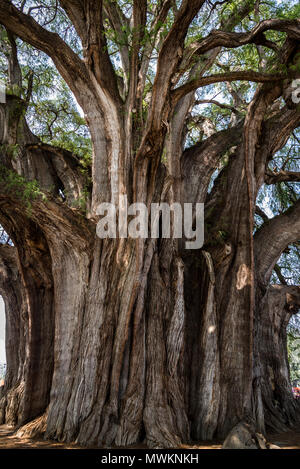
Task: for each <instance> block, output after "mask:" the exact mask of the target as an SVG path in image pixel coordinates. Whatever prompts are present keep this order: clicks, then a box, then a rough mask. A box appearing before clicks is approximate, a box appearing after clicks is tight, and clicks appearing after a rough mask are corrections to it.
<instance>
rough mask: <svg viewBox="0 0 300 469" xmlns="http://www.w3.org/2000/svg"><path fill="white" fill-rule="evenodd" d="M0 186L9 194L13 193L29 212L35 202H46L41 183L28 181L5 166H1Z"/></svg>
mask: <svg viewBox="0 0 300 469" xmlns="http://www.w3.org/2000/svg"><path fill="white" fill-rule="evenodd" d="M0 184H1V185H2V186H3V187H4V188H5V190H6V191H7V192H8V193H12V194H13V195H14V197H17V198H19V199H20V201H21V202H23V203H24V204H25V206H26V208H27V209H28V210H30V208H31V205H32V202H33V201H34V200H36V199H42V200H46V195H45V194H44V193H43V192H42V191H41V189H40V187H39V183H38V182H37V181H36V180H33V181H27V180H26V179H25V178H23V177H22V176H20V175H19V174H17V173H15V172H14V171H11V170H8V169H7V168H6V167H4V166H3V165H0Z"/></svg>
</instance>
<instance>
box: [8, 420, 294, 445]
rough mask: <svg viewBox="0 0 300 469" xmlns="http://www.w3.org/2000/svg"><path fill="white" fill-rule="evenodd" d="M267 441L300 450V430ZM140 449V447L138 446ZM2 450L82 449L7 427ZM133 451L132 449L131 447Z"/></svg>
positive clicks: (206, 443)
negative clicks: (22, 434)
mask: <svg viewBox="0 0 300 469" xmlns="http://www.w3.org/2000/svg"><path fill="white" fill-rule="evenodd" d="M267 440H268V441H269V442H271V443H273V444H275V445H277V446H280V448H282V449H300V429H299V430H298V431H290V432H287V433H280V434H273V435H268V438H267ZM221 446H222V445H221V444H220V443H218V442H200V443H198V444H196V445H192V446H187V445H186V446H183V448H186V449H192V448H197V449H221ZM140 448H141V446H140ZM2 449H83V448H81V447H80V446H78V445H75V444H64V443H58V442H55V441H47V440H42V439H41V440H36V439H26V438H17V437H16V436H15V435H14V430H13V429H12V428H10V427H8V426H7V425H1V426H0V450H2ZM133 449H134V447H133Z"/></svg>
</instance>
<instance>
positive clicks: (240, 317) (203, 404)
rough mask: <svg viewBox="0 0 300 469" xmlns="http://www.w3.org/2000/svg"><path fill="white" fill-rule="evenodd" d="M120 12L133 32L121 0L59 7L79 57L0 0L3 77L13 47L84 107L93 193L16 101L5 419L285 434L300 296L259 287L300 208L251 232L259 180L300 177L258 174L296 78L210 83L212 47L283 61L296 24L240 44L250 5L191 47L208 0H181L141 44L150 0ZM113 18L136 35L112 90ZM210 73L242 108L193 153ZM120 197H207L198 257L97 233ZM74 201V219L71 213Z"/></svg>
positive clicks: (2, 256)
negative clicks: (276, 35) (192, 127)
mask: <svg viewBox="0 0 300 469" xmlns="http://www.w3.org/2000/svg"><path fill="white" fill-rule="evenodd" d="M102 3H103V5H102ZM132 3H133V5H132V18H131V20H130V21H129V20H128V18H127V17H126V16H125V15H124V14H123V12H122V9H121V8H119V6H118V2H101V1H100V2H96V1H93V0H90V1H85V2H81V1H76V2H69V1H60V2H59V4H60V8H62V9H63V10H64V16H65V17H67V18H68V21H70V22H71V23H72V24H73V26H74V29H75V31H76V34H77V35H78V39H79V38H80V40H81V44H82V57H81V56H80V55H77V54H75V52H74V51H73V50H72V49H71V48H70V47H69V46H68V45H67V43H66V42H64V41H63V40H62V38H61V37H60V36H59V35H58V34H55V33H53V32H50V30H48V29H46V28H43V27H42V26H41V25H40V24H39V23H38V22H36V21H35V20H34V19H33V18H32V17H31V16H30V15H29V14H25V13H24V11H21V10H20V9H18V8H16V7H15V6H14V5H13V4H11V2H8V1H5V0H1V1H0V23H2V24H3V25H4V26H5V27H6V28H7V30H8V32H9V33H8V34H9V38H10V45H11V46H10V54H8V55H9V57H10V62H9V63H10V81H11V84H12V85H16V84H18V86H20V84H21V73H20V66H19V64H18V59H17V55H16V52H15V50H16V43H15V40H14V36H18V37H20V38H21V39H22V40H23V41H25V42H28V43H29V44H31V45H32V46H33V47H35V48H37V49H39V50H42V51H43V52H45V53H46V54H48V56H50V57H51V58H52V60H53V62H54V64H55V66H56V67H57V69H58V71H59V73H60V74H61V75H62V77H63V78H64V80H65V81H66V83H67V85H68V86H69V87H70V89H71V91H72V92H73V94H74V95H75V97H76V99H77V101H78V103H79V104H80V106H81V107H82V109H83V111H84V114H85V118H86V121H87V124H88V126H89V130H90V134H91V140H92V147H93V155H92V164H91V167H90V168H89V171H90V173H89V175H88V176H91V179H92V183H90V184H89V185H88V184H87V178H86V174H84V171H83V169H84V168H83V165H82V162H81V161H80V159H79V158H78V157H76V155H74V154H73V153H71V152H69V151H67V150H64V149H61V148H57V147H54V146H52V145H48V144H46V143H44V142H43V141H41V140H40V139H39V138H38V137H36V136H35V135H33V134H32V132H31V131H30V129H29V126H28V125H27V122H26V109H27V106H28V102H27V101H28V99H27V100H26V99H24V98H21V97H20V96H18V93H14V92H12V93H10V94H9V95H7V99H6V103H5V104H4V103H2V104H0V137H1V138H0V141H1V142H0V143H1V147H0V222H1V225H2V226H3V228H4V229H5V231H6V232H7V233H8V234H9V236H10V239H11V240H12V243H13V246H10V245H4V246H1V247H0V293H1V294H2V295H3V297H4V300H5V306H6V316H7V334H6V337H7V362H8V374H7V378H6V381H5V386H4V388H3V389H1V390H0V393H1V394H0V399H1V400H0V423H4V422H5V423H9V424H12V425H16V426H18V427H20V426H23V425H25V424H27V425H26V427H24V429H20V430H19V431H20V432H21V433H20V434H24V433H22V432H27V433H26V434H31V433H30V432H36V431H39V432H41V431H44V432H45V435H46V437H47V438H53V439H57V440H59V441H77V442H78V443H80V444H82V445H98V446H111V445H122V446H124V445H130V444H134V443H138V442H141V441H145V442H146V443H147V444H148V445H149V446H150V447H159V448H161V447H163V448H169V447H176V446H179V445H180V444H181V443H183V442H188V441H191V440H200V439H205V440H209V439H212V438H213V437H215V436H219V437H222V438H225V436H226V435H227V434H228V433H229V432H230V430H231V429H232V428H233V427H235V426H236V425H237V424H238V423H239V422H241V421H242V422H248V423H247V424H248V425H250V423H251V425H252V426H254V429H256V430H259V431H260V432H265V430H266V429H273V430H278V429H280V430H282V429H284V428H287V427H289V426H291V425H294V424H296V423H297V422H298V420H299V408H298V407H299V406H298V407H297V404H296V402H295V401H294V400H293V398H292V395H291V391H290V383H289V371H288V363H287V356H286V326H287V324H288V321H289V319H290V317H291V314H294V313H296V312H297V310H298V309H297V308H298V307H299V297H300V294H299V287H297V286H276V285H274V286H272V285H270V278H271V273H272V270H273V268H274V266H275V264H276V262H277V260H278V258H279V257H280V255H281V253H282V252H283V251H284V249H286V247H287V246H288V245H289V244H291V243H295V242H297V241H298V240H299V235H300V221H299V220H300V216H299V214H300V203H299V201H298V202H296V201H295V203H293V204H292V205H291V207H290V208H289V209H288V210H287V211H286V212H284V213H282V214H280V215H278V216H277V217H274V218H273V219H271V220H267V221H266V222H265V223H264V224H263V225H262V227H261V228H260V229H259V230H257V231H256V232H255V235H254V234H253V233H254V215H255V205H256V198H257V194H258V192H259V189H260V188H261V186H262V185H263V184H264V183H265V182H266V183H267V184H272V183H276V180H278V177H279V178H280V181H282V178H283V177H284V178H285V180H287V178H289V180H290V181H293V182H295V181H297V180H299V179H297V178H299V173H298V172H295V173H293V174H291V173H285V174H284V176H283V175H282V174H280V175H278V174H270V171H269V170H268V168H267V165H268V162H269V161H270V160H271V159H272V158H273V156H274V154H275V153H276V152H277V151H278V150H280V149H281V148H282V147H283V146H284V145H285V143H286V141H287V139H288V137H289V135H290V134H291V133H292V132H293V131H294V129H296V128H297V127H298V126H299V124H300V113H299V109H298V108H297V106H296V105H295V104H294V103H293V102H291V101H290V100H288V99H286V102H284V100H283V98H284V97H285V96H286V93H287V90H288V89H289V87H290V86H291V81H292V78H293V77H294V75H293V76H290V75H289V73H288V72H287V73H283V72H282V73H277V72H276V71H274V70H273V71H272V73H264V72H255V71H252V70H250V71H244V72H237V71H235V72H226V73H224V74H223V73H221V74H210V75H207V73H206V72H207V71H208V70H209V69H210V67H211V66H212V65H213V64H214V63H215V61H216V59H217V56H218V54H219V52H220V50H221V48H222V47H228V48H236V47H239V46H242V45H245V44H255V45H257V46H259V47H260V46H265V47H270V48H271V49H274V50H275V51H276V53H278V57H280V60H281V64H282V65H283V66H285V67H286V68H287V69H288V67H289V66H290V64H292V63H293V61H294V59H295V57H296V52H297V44H298V42H297V41H298V40H299V38H300V28H299V21H298V20H291V21H287V20H269V21H262V22H261V23H259V24H258V25H257V26H256V27H255V28H254V29H253V30H252V31H250V32H249V33H236V32H233V29H234V27H235V26H236V25H237V24H238V23H239V21H240V19H243V18H245V17H246V16H247V15H248V14H249V12H251V9H252V8H253V2H242V3H243V4H242V5H240V7H239V11H238V12H237V15H236V16H235V15H233V16H229V18H226V19H224V20H223V21H222V28H221V29H222V30H221V29H220V30H219V31H217V30H213V31H212V32H211V33H210V34H209V35H208V36H207V37H204V38H203V39H199V41H198V40H197V41H196V42H193V43H192V44H191V45H190V46H189V45H186V37H187V32H188V29H189V26H190V25H191V24H192V22H193V21H194V20H195V18H196V16H197V13H198V12H199V11H200V9H201V8H202V6H203V4H204V3H205V2H203V1H201V0H193V1H188V2H187V1H185V0H183V1H182V2H181V6H180V7H179V8H178V9H177V8H175V7H174V4H176V3H178V2H168V1H166V2H157V3H158V5H157V9H156V10H155V12H156V13H155V15H154V18H155V19H154V20H153V25H152V26H153V31H154V32H153V38H152V39H151V42H149V43H147V41H146V40H145V37H144V27H145V25H146V22H147V2H143V1H134V2H132ZM217 3H218V2H217ZM171 9H172V10H171ZM170 11H171V13H170ZM148 13H149V12H148ZM168 14H170V15H171V16H169V17H168V18H169V19H170V18H171V19H172V22H171V26H170V29H169V30H168V33H167V35H165V34H161V33H162V31H161V29H160V28H161V25H162V24H163V22H164V21H165V20H166V18H167V16H168ZM107 21H109V22H110V23H111V24H112V27H113V28H114V29H117V30H118V31H119V33H120V34H121V33H122V31H123V32H124V31H126V28H129V29H130V31H131V33H130V34H131V36H130V37H131V40H130V41H128V40H127V39H126V38H125V39H124V40H123V41H122V44H121V45H120V44H119V46H120V58H121V62H122V67H123V69H124V74H123V77H122V79H121V77H120V76H119V75H117V74H116V72H115V70H114V65H113V62H112V61H111V59H110V56H109V53H108V50H109V44H108V42H107V40H106V34H105V24H106V22H107ZM270 29H274V30H276V31H281V32H284V33H285V34H286V41H285V42H284V44H283V45H282V46H281V48H279V46H278V45H277V44H274V43H273V42H272V41H268V40H267V39H266V36H265V35H264V32H266V31H268V30H270ZM74 34H75V33H74ZM126 41H127V42H126ZM153 41H154V42H153ZM78 42H80V41H78ZM145 43H147V45H145ZM153 44H154V45H153ZM279 49H280V50H279ZM153 51H155V54H156V53H158V59H157V62H156V66H155V78H154V81H153V83H152V88H151V93H150V92H148V91H147V89H146V79H147V71H148V69H149V63H150V62H151V60H150V58H151V55H152V53H154V52H153ZM203 54H205V60H204V59H203ZM273 72H274V73H273ZM275 72H276V73H275ZM187 76H188V79H187V80H186V81H185V79H186V78H187ZM233 80H250V81H253V82H258V83H259V84H258V85H257V88H256V91H255V93H254V96H253V97H252V99H251V102H250V103H245V102H244V101H242V99H241V98H240V97H239V96H238V94H237V93H236V92H234V91H232V88H231V85H230V82H231V81H233ZM221 81H223V82H227V83H228V88H229V90H231V92H232V95H233V98H234V106H233V112H232V116H231V122H230V125H228V128H225V129H223V130H222V131H219V132H217V131H216V129H211V128H210V127H209V125H208V124H209V123H208V122H207V120H205V119H202V121H201V126H202V127H201V128H202V134H203V135H202V139H201V140H200V141H199V142H198V143H196V144H194V145H192V146H189V147H188V145H187V141H186V140H187V139H186V136H187V125H188V122H189V119H191V113H190V111H191V109H192V108H193V106H194V105H195V99H196V98H195V95H194V92H195V90H196V89H197V88H199V87H203V86H206V85H208V84H212V83H217V82H221ZM274 102H275V103H276V105H277V108H274V107H273V105H274ZM239 106H240V109H238V110H237V109H236V107H237V108H238V107H239ZM278 106H279V107H278ZM227 107H228V106H227ZM12 147H14V150H15V154H14V155H13V157H12V155H11V151H10V150H11V148H12ZM224 159H225V160H226V164H224ZM216 170H218V171H217V172H218V174H217V177H216V178H215V180H214V183H213V184H212V180H213V179H212V178H213V175H215V174H216ZM33 181H36V183H37V184H38V190H37V189H36V187H37V186H36V185H35V186H34V188H35V190H34V191H33V189H32V187H33V186H32V183H33ZM30 183H31V185H30ZM87 186H88V189H87ZM125 195H126V196H127V198H128V203H129V204H130V203H132V202H142V203H144V204H146V205H147V207H150V205H151V203H168V204H174V203H178V204H180V205H181V206H182V207H183V205H184V203H187V202H190V203H193V204H195V203H205V243H204V246H203V248H202V249H199V250H187V249H185V242H184V241H185V240H184V239H182V240H179V239H167V238H164V237H162V236H160V237H159V238H151V237H149V238H146V239H144V238H137V239H132V238H126V237H123V238H122V237H116V238H106V239H100V238H98V237H97V235H96V226H97V222H98V221H99V216H98V214H97V207H98V205H99V204H100V203H101V202H111V203H114V204H115V205H116V207H117V208H118V204H119V196H125ZM83 196H84V197H86V199H87V200H86V210H85V211H83V210H80V209H79V208H78V205H77V206H76V202H78V200H80V199H81V198H82V197H83ZM76 207H77V208H76ZM171 218H172V217H171ZM266 246H268V249H266ZM251 428H252V427H251Z"/></svg>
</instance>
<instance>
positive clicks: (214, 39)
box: [184, 19, 300, 62]
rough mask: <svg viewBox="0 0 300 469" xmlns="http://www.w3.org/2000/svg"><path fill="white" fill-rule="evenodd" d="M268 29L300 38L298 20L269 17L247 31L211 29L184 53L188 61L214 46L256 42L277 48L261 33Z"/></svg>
mask: <svg viewBox="0 0 300 469" xmlns="http://www.w3.org/2000/svg"><path fill="white" fill-rule="evenodd" d="M270 29H273V30H275V31H283V32H286V33H287V34H288V35H289V37H291V38H292V39H297V40H299V39H300V20H298V19H297V20H280V19H269V20H264V21H262V22H261V23H259V24H258V25H257V26H255V28H253V29H252V30H251V31H249V32H247V33H236V32H226V31H219V30H216V31H212V32H211V33H210V34H209V35H208V36H207V37H206V38H204V39H202V41H200V42H196V43H193V44H191V45H190V46H189V49H188V50H187V51H186V55H187V56H188V58H189V61H190V60H191V58H192V57H194V56H195V55H202V54H205V53H206V52H208V51H209V50H211V49H214V48H215V47H228V48H236V47H241V46H244V45H245V44H258V45H263V46H267V47H270V48H271V49H275V50H277V46H276V44H275V43H273V42H272V41H268V40H267V39H266V37H265V36H264V34H263V33H264V32H265V31H268V30H270ZM184 62H186V60H185V61H184Z"/></svg>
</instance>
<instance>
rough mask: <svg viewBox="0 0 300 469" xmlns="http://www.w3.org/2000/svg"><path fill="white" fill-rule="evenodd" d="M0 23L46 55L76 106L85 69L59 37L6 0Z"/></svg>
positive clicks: (0, 1) (85, 78)
mask: <svg viewBox="0 0 300 469" xmlns="http://www.w3.org/2000/svg"><path fill="white" fill-rule="evenodd" d="M0 23H1V24H3V25H4V26H5V27H6V28H7V29H9V30H10V31H11V32H12V33H13V34H15V35H16V36H18V37H20V38H21V39H22V40H23V41H25V42H27V43H28V44H31V45H32V46H34V47H36V48H37V49H39V50H41V51H43V52H45V53H46V54H47V55H49V57H51V58H52V60H53V62H54V63H55V65H56V67H57V69H58V70H59V72H60V73H61V75H62V77H63V78H64V79H65V80H66V82H67V83H68V85H69V86H70V88H71V89H72V91H73V93H74V94H75V96H76V97H77V99H78V101H79V103H80V102H81V98H80V94H81V93H80V92H79V89H78V82H80V81H81V82H84V83H85V84H86V83H87V81H88V74H87V71H86V68H85V66H84V63H83V62H82V61H81V60H80V58H79V57H78V56H77V55H76V54H75V53H74V52H73V51H72V49H71V48H70V47H69V46H68V45H67V44H66V43H65V42H64V41H63V40H62V39H61V37H60V36H59V35H58V34H56V33H52V32H50V31H47V30H46V29H45V28H43V27H42V26H40V25H39V24H38V23H37V22H36V21H35V20H34V19H33V18H32V17H31V16H29V15H25V14H24V13H22V12H21V11H20V10H18V9H17V8H16V7H15V6H14V5H12V4H11V3H10V2H9V1H8V0H0Z"/></svg>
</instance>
